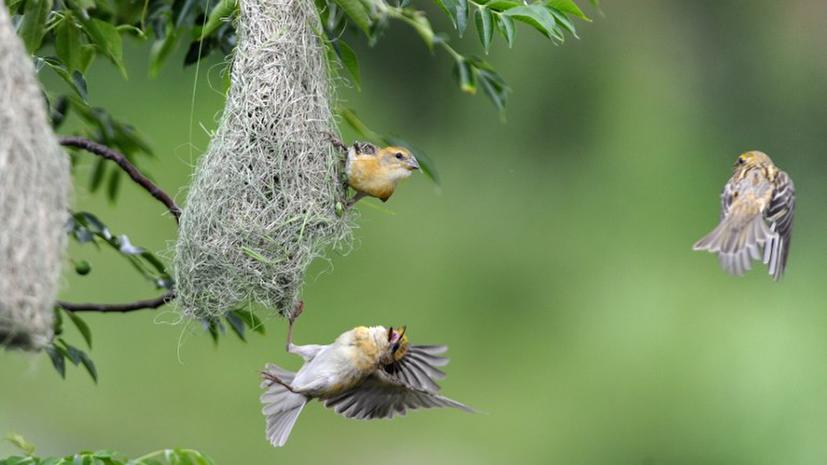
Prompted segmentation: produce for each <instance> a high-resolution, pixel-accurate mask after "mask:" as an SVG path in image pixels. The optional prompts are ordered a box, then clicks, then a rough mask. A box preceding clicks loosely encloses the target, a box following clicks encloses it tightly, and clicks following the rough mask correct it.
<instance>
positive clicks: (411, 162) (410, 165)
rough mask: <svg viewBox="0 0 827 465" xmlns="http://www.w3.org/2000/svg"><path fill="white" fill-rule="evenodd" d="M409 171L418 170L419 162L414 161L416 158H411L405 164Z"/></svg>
mask: <svg viewBox="0 0 827 465" xmlns="http://www.w3.org/2000/svg"><path fill="white" fill-rule="evenodd" d="M405 165H406V166H407V167H408V169H409V170H411V171H414V170H418V169H419V162H418V161H416V158H414V157H411V158H410V160H408V162H407V163H406V164H405Z"/></svg>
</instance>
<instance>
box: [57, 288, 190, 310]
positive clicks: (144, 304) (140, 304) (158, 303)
mask: <svg viewBox="0 0 827 465" xmlns="http://www.w3.org/2000/svg"><path fill="white" fill-rule="evenodd" d="M173 299H175V292H174V291H169V292H167V293H166V294H164V295H162V296H160V297H158V298H155V299H149V300H137V301H135V302H129V303H126V304H92V303H88V304H86V303H84V304H76V303H72V302H60V301H58V302H57V305H58V307H60V308H62V309H64V310H69V311H70V312H101V313H128V312H134V311H136V310H154V309H157V308H159V307H162V306H164V305H166V304H167V303H169V302H170V301H171V300H173Z"/></svg>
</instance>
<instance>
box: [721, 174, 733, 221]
mask: <svg viewBox="0 0 827 465" xmlns="http://www.w3.org/2000/svg"><path fill="white" fill-rule="evenodd" d="M734 185H735V183H734V182H732V180H731V179H730V180H729V181H728V182H727V183H726V184H724V190H723V191H721V218H720V221H724V218H726V216H727V215H728V214H729V208H730V207H731V206H732V200H733V199H734V198H735V189H734Z"/></svg>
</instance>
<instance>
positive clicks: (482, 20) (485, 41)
mask: <svg viewBox="0 0 827 465" xmlns="http://www.w3.org/2000/svg"><path fill="white" fill-rule="evenodd" d="M474 19H475V21H476V24H477V34H479V36H480V42H482V47H483V48H484V49H485V53H488V48H489V47H490V46H491V38H492V37H493V35H494V25H493V24H492V23H493V22H494V18H493V17H492V14H491V10H489V9H488V8H486V7H485V6H484V5H480V6H479V7H478V8H477V12H476V14H475V15H474Z"/></svg>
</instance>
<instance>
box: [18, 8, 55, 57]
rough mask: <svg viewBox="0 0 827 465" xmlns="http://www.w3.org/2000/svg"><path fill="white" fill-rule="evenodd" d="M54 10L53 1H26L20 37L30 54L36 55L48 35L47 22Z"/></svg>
mask: <svg viewBox="0 0 827 465" xmlns="http://www.w3.org/2000/svg"><path fill="white" fill-rule="evenodd" d="M51 10H52V0H26V6H25V8H24V10H23V22H22V23H21V25H20V37H21V38H22V39H23V44H24V45H25V46H26V50H28V52H29V53H32V54H33V53H34V52H36V51H37V49H39V48H40V44H42V43H43V36H44V35H46V20H47V19H48V17H49V11H51Z"/></svg>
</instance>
